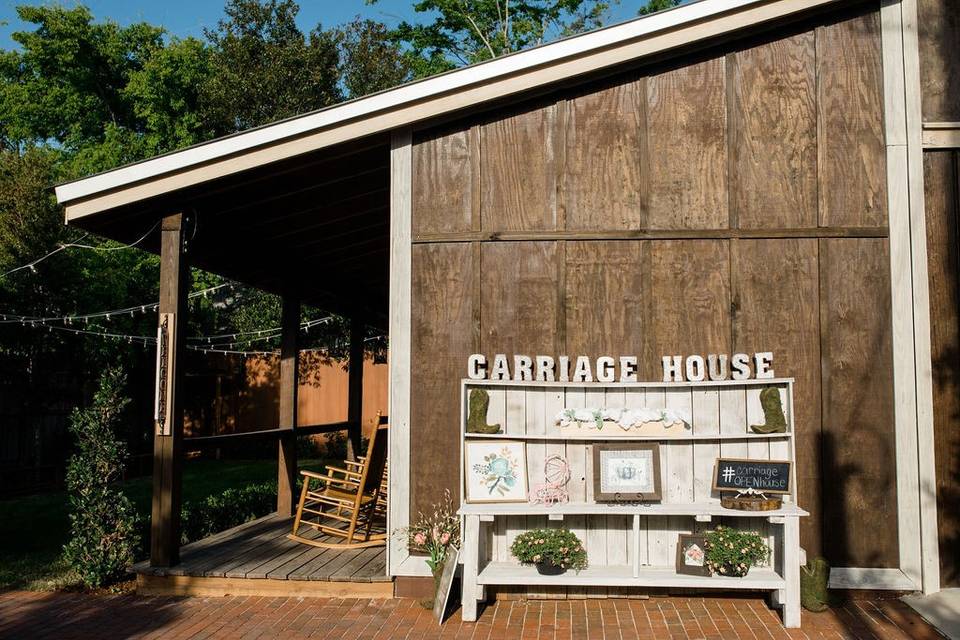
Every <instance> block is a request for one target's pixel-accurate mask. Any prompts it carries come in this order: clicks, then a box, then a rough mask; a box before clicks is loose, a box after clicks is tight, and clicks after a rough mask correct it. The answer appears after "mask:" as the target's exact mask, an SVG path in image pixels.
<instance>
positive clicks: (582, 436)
mask: <svg viewBox="0 0 960 640" xmlns="http://www.w3.org/2000/svg"><path fill="white" fill-rule="evenodd" d="M463 435H464V437H465V438H467V439H473V438H488V439H493V440H558V441H562V440H586V441H600V440H602V441H604V442H618V441H623V442H630V441H634V440H647V441H652V442H667V441H669V440H677V441H691V440H699V441H710V440H780V439H783V438H792V437H793V432H790V431H787V432H784V433H683V434H679V435H675V436H669V435H662V436H661V435H657V436H651V435H638V434H632V433H630V432H629V431H626V432H624V433H623V434H622V435H621V434H618V435H609V434H607V435H604V434H603V433H601V432H598V431H595V430H594V431H591V432H590V433H576V432H569V433H564V432H562V431H561V432H560V433H558V434H544V433H470V432H469V431H468V432H467V433H464V434H463Z"/></svg>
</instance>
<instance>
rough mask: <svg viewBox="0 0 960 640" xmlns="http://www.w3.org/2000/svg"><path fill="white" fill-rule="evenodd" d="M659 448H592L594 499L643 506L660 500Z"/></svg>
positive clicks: (652, 445) (609, 445)
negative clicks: (634, 503)
mask: <svg viewBox="0 0 960 640" xmlns="http://www.w3.org/2000/svg"><path fill="white" fill-rule="evenodd" d="M660 495H661V492H660V446H659V445H657V444H633V443H624V444H619V443H618V444H594V445H593V499H594V500H596V501H597V502H644V501H654V500H659V499H660Z"/></svg>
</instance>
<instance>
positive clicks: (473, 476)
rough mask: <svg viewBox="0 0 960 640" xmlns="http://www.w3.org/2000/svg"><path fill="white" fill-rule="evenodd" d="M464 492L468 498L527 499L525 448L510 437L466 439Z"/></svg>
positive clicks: (522, 500) (485, 499) (490, 499)
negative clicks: (505, 438)
mask: <svg viewBox="0 0 960 640" xmlns="http://www.w3.org/2000/svg"><path fill="white" fill-rule="evenodd" d="M463 448H464V451H463V455H464V460H463V464H464V474H463V475H464V482H465V483H466V486H465V487H464V493H465V497H466V501H467V502H474V503H476V502H526V501H527V450H526V447H525V445H524V443H523V442H517V441H511V440H467V441H466V442H465V443H464V445H463Z"/></svg>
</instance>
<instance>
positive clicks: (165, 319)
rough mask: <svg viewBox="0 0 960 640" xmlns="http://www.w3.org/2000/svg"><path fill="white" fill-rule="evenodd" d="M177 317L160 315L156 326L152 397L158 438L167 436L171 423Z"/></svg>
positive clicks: (169, 314)
mask: <svg viewBox="0 0 960 640" xmlns="http://www.w3.org/2000/svg"><path fill="white" fill-rule="evenodd" d="M176 331H177V315H176V314H175V313H161V314H160V322H159V324H158V326H157V377H156V380H157V383H156V388H155V395H154V407H153V420H154V422H155V424H156V433H157V435H158V436H169V435H170V434H171V433H172V431H171V430H172V422H173V381H172V380H171V379H170V372H172V371H173V367H174V356H175V354H176V348H175V345H176V335H177V334H176Z"/></svg>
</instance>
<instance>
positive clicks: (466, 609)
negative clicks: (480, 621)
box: [460, 516, 480, 622]
mask: <svg viewBox="0 0 960 640" xmlns="http://www.w3.org/2000/svg"><path fill="white" fill-rule="evenodd" d="M465 521H466V522H465V526H464V532H463V548H462V549H461V550H460V553H461V554H462V555H463V588H462V589H461V591H462V592H463V596H462V598H461V600H460V605H461V608H462V612H461V616H462V618H463V621H464V622H476V620H477V593H478V592H479V587H478V585H477V572H478V570H479V564H480V517H479V516H466V518H465Z"/></svg>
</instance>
